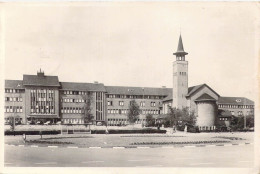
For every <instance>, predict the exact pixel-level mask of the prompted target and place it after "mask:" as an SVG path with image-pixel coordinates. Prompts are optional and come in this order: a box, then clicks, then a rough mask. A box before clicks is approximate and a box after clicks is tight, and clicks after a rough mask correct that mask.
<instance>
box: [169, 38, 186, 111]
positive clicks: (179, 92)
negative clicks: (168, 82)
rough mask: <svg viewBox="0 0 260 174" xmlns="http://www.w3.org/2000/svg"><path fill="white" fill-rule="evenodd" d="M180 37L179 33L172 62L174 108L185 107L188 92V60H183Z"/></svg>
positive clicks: (184, 53)
mask: <svg viewBox="0 0 260 174" xmlns="http://www.w3.org/2000/svg"><path fill="white" fill-rule="evenodd" d="M187 54H188V53H186V52H185V51H184V48H183V44H182V38H181V35H180V38H179V44H178V48H177V51H176V52H175V53H173V55H176V61H174V62H173V103H172V107H173V108H174V107H175V108H179V109H181V108H183V107H187V100H186V97H185V96H186V95H187V94H188V62H187V61H185V55H187Z"/></svg>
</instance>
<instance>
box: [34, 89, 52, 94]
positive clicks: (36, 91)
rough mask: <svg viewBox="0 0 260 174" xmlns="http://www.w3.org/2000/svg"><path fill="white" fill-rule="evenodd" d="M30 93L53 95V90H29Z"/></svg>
mask: <svg viewBox="0 0 260 174" xmlns="http://www.w3.org/2000/svg"><path fill="white" fill-rule="evenodd" d="M30 91H31V93H38V94H39V93H41V94H46V93H49V94H54V90H53V89H31V90H30Z"/></svg>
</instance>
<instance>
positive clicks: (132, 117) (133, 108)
mask: <svg viewBox="0 0 260 174" xmlns="http://www.w3.org/2000/svg"><path fill="white" fill-rule="evenodd" d="M140 112H141V110H140V108H139V106H138V104H137V103H136V101H135V100H131V101H130V104H129V111H128V113H127V117H128V120H129V123H130V124H133V123H135V121H136V120H137V119H138V116H139V114H140Z"/></svg>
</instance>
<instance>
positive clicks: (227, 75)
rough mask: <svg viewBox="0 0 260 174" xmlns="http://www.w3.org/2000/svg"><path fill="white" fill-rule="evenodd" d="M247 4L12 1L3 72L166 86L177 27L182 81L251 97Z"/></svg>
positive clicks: (252, 46)
mask: <svg viewBox="0 0 260 174" xmlns="http://www.w3.org/2000/svg"><path fill="white" fill-rule="evenodd" d="M257 12H258V10H257V8H256V6H255V3H247V2H240V3H231V2H229V3H225V2H220V3H213V2H212V3H195V2H186V3H180V2H129V3H123V2H120V3H118V2H113V3H108V2H95V3H93V2H92V3H90V2H88V3H84V4H83V3H66V4H64V5H61V4H57V3H56V5H51V4H49V5H46V4H45V5H44V6H43V5H42V6H40V5H36V4H35V5H22V4H20V5H13V6H11V7H10V8H9V7H7V8H6V11H5V17H4V19H5V21H4V27H5V30H4V31H5V35H4V36H5V78H6V79H17V80H21V79H22V75H23V74H36V72H37V70H39V69H40V68H42V69H43V70H44V71H45V74H46V75H58V76H59V80H60V81H66V82H93V81H98V82H101V83H104V84H105V85H114V86H140V87H161V86H167V87H172V83H173V77H172V63H173V61H174V60H175V56H173V55H172V53H173V52H175V51H176V49H177V44H178V38H179V34H180V28H181V33H182V39H183V44H184V49H185V51H186V52H188V53H189V54H188V56H187V57H186V60H188V61H189V86H193V85H198V84H202V83H206V84H208V85H209V86H210V87H211V88H213V89H214V90H215V91H216V92H218V93H219V94H220V95H222V96H238V97H242V96H243V97H248V98H250V99H254V97H255V94H256V93H255V91H256V88H255V81H256V80H255V79H256V77H257V71H256V65H257V61H256V52H257V50H258V45H257V41H258V40H256V38H257V37H256V36H257V33H256V29H257V26H256V24H257V22H258V20H259V19H258V18H257V17H258V14H257Z"/></svg>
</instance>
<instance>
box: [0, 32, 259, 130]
mask: <svg viewBox="0 0 260 174" xmlns="http://www.w3.org/2000/svg"><path fill="white" fill-rule="evenodd" d="M187 54H188V53H186V52H185V51H184V47H183V42H182V37H181V36H180V38H179V43H178V47H177V51H176V52H175V53H174V55H175V56H176V60H175V61H174V62H173V88H166V87H161V88H151V87H126V86H104V84H102V83H98V82H94V83H73V82H60V81H59V78H58V76H48V75H45V74H44V72H42V71H41V70H40V71H39V72H37V75H23V80H5V113H4V116H5V122H6V123H8V122H9V123H10V121H11V119H13V118H15V120H16V121H17V122H18V121H21V122H22V123H23V124H26V123H27V122H28V121H42V122H46V121H51V122H53V123H56V122H57V121H61V122H62V123H63V124H84V123H86V120H85V119H86V115H89V114H90V115H92V116H93V123H94V124H95V123H98V122H101V123H102V124H106V125H110V126H117V125H125V124H128V118H127V113H128V111H129V105H130V102H131V101H132V100H135V101H136V103H137V104H138V105H139V107H140V110H141V113H140V115H139V118H138V120H137V121H136V123H137V124H144V123H145V122H146V115H147V114H151V115H153V116H154V117H155V118H159V117H160V115H162V114H167V113H169V108H170V107H175V108H179V109H181V108H184V107H188V108H190V110H193V111H194V112H195V114H196V115H197V125H198V126H199V127H211V126H214V125H215V121H214V120H216V119H221V120H222V119H228V117H229V116H228V114H226V115H225V116H224V117H223V116H220V117H219V115H218V113H219V111H220V110H222V111H225V113H231V115H234V116H246V115H254V102H253V101H251V100H249V99H247V98H244V97H222V96H220V95H219V94H218V93H217V92H216V91H214V90H213V89H212V88H210V87H209V86H208V85H207V84H201V85H196V86H192V87H188V61H186V60H185V56H186V55H187ZM226 121H227V120H226Z"/></svg>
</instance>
